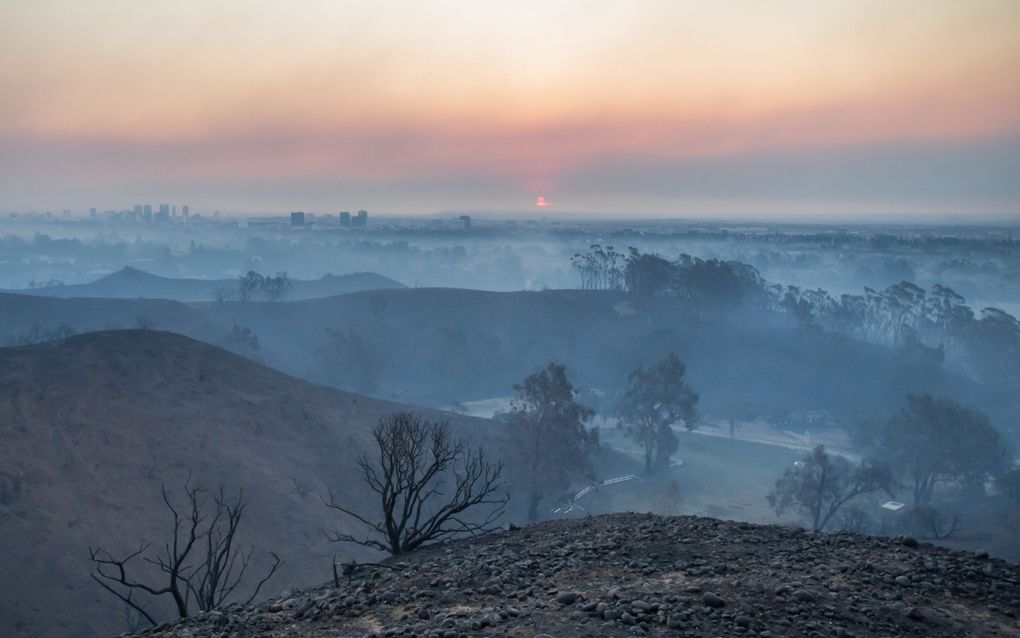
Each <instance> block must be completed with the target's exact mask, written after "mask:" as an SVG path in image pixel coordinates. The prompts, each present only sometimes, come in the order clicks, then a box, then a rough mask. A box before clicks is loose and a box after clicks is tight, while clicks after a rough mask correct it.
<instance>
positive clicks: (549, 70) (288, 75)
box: [0, 0, 1020, 222]
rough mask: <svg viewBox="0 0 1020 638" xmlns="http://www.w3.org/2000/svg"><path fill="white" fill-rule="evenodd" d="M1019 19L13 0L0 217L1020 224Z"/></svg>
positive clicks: (1, 31) (971, 10)
mask: <svg viewBox="0 0 1020 638" xmlns="http://www.w3.org/2000/svg"><path fill="white" fill-rule="evenodd" d="M1017 60H1020V2H1014V1H1011V0H976V1H972V2H962V1H959V2H958V1H949V0H945V1H935V2H932V1H920V0H903V1H902V2H896V3H888V2H880V1H878V0H860V1H854V2H850V1H839V2H828V3H818V2H808V1H806V0H781V1H779V2H772V3H767V4H752V3H743V2H718V3H695V2H682V1H667V0H661V1H660V0H648V1H647V2H642V3H639V4H636V3H628V2H599V3H592V2H581V1H579V0H561V1H551V0H550V1H547V2H527V1H526V2H519V3H514V4H512V5H511V4H504V3H495V2H454V1H446V2H401V3H390V2H379V1H375V2H368V1H364V2H363V1H339V0H337V1H326V0H309V1H306V2H302V3H296V4H295V3H288V2H283V1H282V0H250V1H248V2H240V0H220V1H218V2H200V1H198V0H180V1H178V2H175V3H161V4H152V3H137V2H129V1H128V0H95V1H94V2H88V3H82V2H78V1H74V0H51V1H50V2H47V3H44V4H40V3H35V2H28V1H27V0H12V1H10V2H5V3H4V4H3V6H2V7H0V94H2V95H3V99H2V100H0V210H33V209H34V210H53V211H63V210H66V209H72V210H77V211H84V210H87V209H88V208H90V207H93V206H95V207H98V208H99V209H106V208H108V207H109V208H113V207H117V208H118V209H119V208H121V207H131V206H132V205H133V203H135V202H150V201H151V202H166V201H175V202H180V201H189V202H191V203H192V205H193V206H194V210H195V211H196V212H197V211H207V210H209V211H211V210H222V211H223V212H224V214H231V213H235V214H237V213H245V214H287V213H289V212H291V211H298V210H305V211H309V212H312V211H314V212H332V213H337V212H339V211H340V210H345V209H350V208H353V209H354V210H357V209H358V208H365V209H367V210H370V211H373V213H372V214H373V215H374V214H381V215H387V214H390V215H393V214H401V215H407V214H416V213H418V214H428V213H435V212H437V211H457V210H464V211H484V210H505V211H514V210H518V211H526V212H529V213H534V214H542V215H548V216H555V215H556V214H557V213H566V212H570V213H588V214H592V215H606V214H614V215H615V214H623V215H633V216H635V217H656V216H666V217H691V218H698V217H712V216H736V217H742V218H749V219H753V218H763V219H766V218H770V219H771V218H804V219H818V220H823V219H824V218H833V217H835V218H846V217H882V216H886V217H887V218H889V219H895V218H899V217H910V218H916V217H918V216H922V215H932V216H934V217H941V218H946V217H954V216H959V218H960V221H963V222H966V221H968V220H971V219H975V220H976V219H982V218H1020V74H1017V73H1016V68H1015V67H1016V62H1017Z"/></svg>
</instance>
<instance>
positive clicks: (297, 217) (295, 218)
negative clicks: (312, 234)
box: [290, 210, 368, 228]
mask: <svg viewBox="0 0 1020 638" xmlns="http://www.w3.org/2000/svg"><path fill="white" fill-rule="evenodd" d="M312 219H313V216H312V214H311V213H305V212H304V211H295V212H293V213H291V214H290V225H291V226H305V225H308V224H311V223H312ZM317 223H324V224H337V225H339V226H340V227H341V228H367V227H368V211H366V210H359V211H358V212H357V214H356V215H351V213H350V212H349V211H346V210H345V211H343V212H341V213H340V215H339V217H337V216H336V215H330V214H327V215H324V216H323V217H322V219H321V220H320V221H319V222H317Z"/></svg>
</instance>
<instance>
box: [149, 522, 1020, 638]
mask: <svg viewBox="0 0 1020 638" xmlns="http://www.w3.org/2000/svg"><path fill="white" fill-rule="evenodd" d="M383 565H384V566H385V567H374V566H362V567H359V568H355V569H354V570H353V574H351V575H350V577H345V576H342V575H341V576H340V577H339V579H338V582H337V583H336V584H337V585H339V586H334V583H327V584H325V585H323V586H320V587H316V588H311V589H305V590H294V591H288V592H284V593H283V594H282V595H281V596H279V597H277V598H275V599H271V600H267V601H264V602H262V603H259V604H255V605H247V606H245V605H233V606H229V607H227V608H226V609H224V610H223V611H220V612H211V613H207V614H204V615H201V616H195V617H192V618H188V619H185V620H183V621H180V622H177V623H167V624H164V625H161V626H159V627H157V628H155V629H153V630H149V631H146V632H145V633H144V635H146V636H163V637H171V636H172V637H175V638H184V637H186V636H190V637H193V638H203V637H212V636H222V637H228V636H282V635H287V636H304V637H310V638H318V637H325V636H338V635H339V636H429V637H442V638H457V637H459V636H487V635H510V636H527V637H528V638H531V637H533V636H534V637H537V636H544V637H559V638H562V637H564V636H634V635H639V636H644V635H651V636H744V635H752V636H754V635H756V636H762V637H764V638H769V637H778V636H844V637H845V636H891V635H895V636H962V635H967V636H991V635H996V636H1018V635H1020V625H1018V622H1017V618H1018V614H1020V566H1018V565H1015V564H1010V563H1007V562H1005V561H1002V560H999V559H991V558H988V556H987V554H984V553H976V554H975V553H966V552H960V551H951V550H947V549H944V548H940V547H935V546H932V545H927V544H924V543H918V542H917V541H916V540H914V539H912V538H909V537H901V538H881V537H871V536H861V535H856V534H849V533H836V534H820V535H814V534H811V533H809V532H806V531H804V530H801V529H791V528H785V527H780V526H775V525H754V524H749V523H738V522H731V521H724V520H718V519H712V518H702V517H691V516H680V517H668V518H666V517H660V516H655V515H652V514H609V515H604V516H597V517H588V518H585V519H578V520H558V521H549V522H544V523H538V524H535V525H531V526H527V527H524V528H514V529H511V530H509V531H506V532H502V533H497V534H493V535H489V536H486V537H480V538H476V539H470V540H461V541H453V542H450V543H448V544H441V545H436V546H432V547H428V548H426V549H424V550H421V551H418V552H415V553H413V554H410V555H406V556H400V557H396V558H391V559H388V560H386V561H384V563H383Z"/></svg>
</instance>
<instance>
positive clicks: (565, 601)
mask: <svg viewBox="0 0 1020 638" xmlns="http://www.w3.org/2000/svg"><path fill="white" fill-rule="evenodd" d="M576 601H577V592H572V591H561V592H560V593H558V594H556V602H558V603H559V604H561V605H573V604H574V602H576Z"/></svg>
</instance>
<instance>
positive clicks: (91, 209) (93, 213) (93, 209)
mask: <svg viewBox="0 0 1020 638" xmlns="http://www.w3.org/2000/svg"><path fill="white" fill-rule="evenodd" d="M89 217H91V218H93V219H95V218H96V207H95V206H93V207H92V208H90V209H89Z"/></svg>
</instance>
